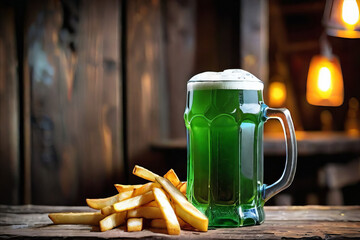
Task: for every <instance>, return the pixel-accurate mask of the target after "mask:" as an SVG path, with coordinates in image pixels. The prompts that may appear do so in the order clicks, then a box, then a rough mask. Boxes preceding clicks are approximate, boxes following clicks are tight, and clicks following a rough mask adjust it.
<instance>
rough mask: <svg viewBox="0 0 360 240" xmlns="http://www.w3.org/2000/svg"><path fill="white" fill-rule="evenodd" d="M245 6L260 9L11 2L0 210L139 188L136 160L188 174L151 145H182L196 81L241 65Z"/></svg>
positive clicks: (6, 11)
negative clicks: (118, 186)
mask: <svg viewBox="0 0 360 240" xmlns="http://www.w3.org/2000/svg"><path fill="white" fill-rule="evenodd" d="M258 2H259V4H258V5H259V6H260V5H261V1H258ZM241 4H242V5H243V7H241ZM247 5H249V6H250V5H251V6H252V8H253V10H252V11H260V10H259V9H257V5H256V4H255V5H254V4H253V1H243V3H240V2H239V1H235V0H231V1H226V2H225V3H223V2H220V1H216V0H211V1H206V0H198V1H192V0H182V1H180V0H174V1H165V0H106V1H96V0H90V1H85V0H31V1H30V0H15V1H10V0H5V1H2V2H1V3H0V126H1V128H0V130H1V132H0V192H1V193H2V194H1V197H0V203H7V204H19V203H33V204H54V205H55V204H62V205H67V204H69V205H70V204H84V199H85V198H86V197H104V196H107V195H109V194H112V193H114V187H113V184H114V183H128V182H132V183H134V182H138V181H141V180H139V179H137V178H135V177H134V176H132V175H131V174H130V171H131V169H132V167H133V166H134V165H135V164H141V165H143V166H145V167H149V168H151V169H152V170H154V171H157V172H159V173H163V172H165V171H166V170H167V169H168V168H171V167H174V166H175V168H177V169H176V170H177V171H179V172H180V175H181V176H182V177H184V176H185V175H186V159H185V158H184V159H181V160H178V162H177V163H175V162H174V161H173V159H167V158H166V156H167V155H166V154H163V153H161V151H160V152H159V151H154V150H153V148H152V145H153V143H154V142H157V141H162V140H166V139H177V138H184V137H185V127H184V124H183V111H184V105H185V97H186V94H185V92H186V82H187V80H188V79H189V78H190V77H191V76H192V75H194V74H196V73H198V72H200V71H205V70H214V71H220V70H223V69H226V68H239V67H240V63H241V54H240V49H241V45H240V42H241V37H240V36H241V34H240V31H239V29H240V19H239V12H240V9H241V8H242V9H246V8H248V6H247ZM254 7H255V9H254ZM254 19H256V17H254ZM262 24H264V23H262ZM259 26H261V28H259ZM264 27H266V24H264V26H262V25H261V24H259V25H257V26H255V27H251V26H250V27H249V30H251V31H252V35H251V36H247V38H250V37H251V38H258V37H260V35H259V33H260V31H261V30H262V29H263V28H264ZM243 42H246V41H243ZM250 42H251V41H250ZM254 42H255V41H254ZM257 44H258V46H257V45H255V46H254V47H253V50H251V49H250V50H249V51H248V52H247V54H252V51H255V52H254V53H253V54H254V55H256V54H258V51H259V49H261V46H262V45H261V43H260V42H259V41H257ZM262 61H265V60H264V58H263V60H262ZM264 64H265V63H264ZM249 67H251V66H249ZM255 74H256V73H255Z"/></svg>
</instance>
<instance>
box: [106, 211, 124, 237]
mask: <svg viewBox="0 0 360 240" xmlns="http://www.w3.org/2000/svg"><path fill="white" fill-rule="evenodd" d="M125 219H126V212H121V213H113V214H111V215H109V216H107V217H106V218H104V219H103V220H101V221H100V230H101V231H102V232H104V231H107V230H111V229H113V228H115V227H117V226H120V225H121V224H123V223H125Z"/></svg>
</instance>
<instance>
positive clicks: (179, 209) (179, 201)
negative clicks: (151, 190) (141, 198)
mask: <svg viewBox="0 0 360 240" xmlns="http://www.w3.org/2000/svg"><path fill="white" fill-rule="evenodd" d="M156 181H157V182H158V183H160V185H161V186H162V187H163V188H164V189H165V191H166V192H167V193H169V195H170V196H171V198H172V200H173V201H174V202H175V212H176V214H177V215H178V216H179V217H180V218H181V219H183V220H184V221H185V222H187V223H189V224H190V225H191V226H193V227H194V228H196V229H198V230H199V231H204V232H206V231H207V229H208V224H209V220H208V219H207V217H206V216H205V215H204V214H202V213H201V212H200V211H199V210H198V209H197V208H195V207H194V206H193V205H192V204H191V203H190V202H188V201H187V199H186V197H185V196H184V195H183V194H182V193H181V192H180V191H179V190H178V189H177V188H176V187H174V185H172V183H171V182H170V181H169V180H167V179H166V178H163V177H156ZM158 203H159V202H158Z"/></svg>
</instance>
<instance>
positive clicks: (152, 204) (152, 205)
mask: <svg viewBox="0 0 360 240" xmlns="http://www.w3.org/2000/svg"><path fill="white" fill-rule="evenodd" d="M142 206H143V207H159V205H158V204H157V202H156V201H155V200H154V201H151V202H149V203H147V204H144V205H142Z"/></svg>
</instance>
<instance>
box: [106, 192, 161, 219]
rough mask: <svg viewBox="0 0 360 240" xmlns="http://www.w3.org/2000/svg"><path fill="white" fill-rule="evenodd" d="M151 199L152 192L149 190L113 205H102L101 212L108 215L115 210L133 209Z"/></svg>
mask: <svg viewBox="0 0 360 240" xmlns="http://www.w3.org/2000/svg"><path fill="white" fill-rule="evenodd" d="M152 200H154V194H153V192H152V191H149V192H147V193H145V194H142V195H139V196H136V197H132V198H129V199H126V200H124V201H121V202H118V203H115V204H113V205H110V206H107V207H104V208H103V209H101V213H102V214H103V215H105V216H108V215H110V214H112V213H115V212H122V211H126V210H130V209H134V208H136V207H139V206H141V205H144V204H146V203H148V202H151V201H152Z"/></svg>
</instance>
